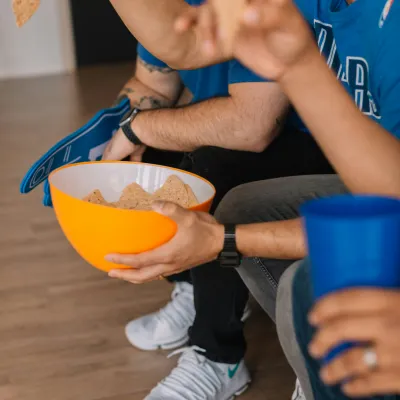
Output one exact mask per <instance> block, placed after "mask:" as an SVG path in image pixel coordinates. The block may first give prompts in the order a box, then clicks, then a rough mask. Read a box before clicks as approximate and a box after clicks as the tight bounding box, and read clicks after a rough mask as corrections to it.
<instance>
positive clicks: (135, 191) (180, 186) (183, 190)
mask: <svg viewBox="0 0 400 400" xmlns="http://www.w3.org/2000/svg"><path fill="white" fill-rule="evenodd" d="M83 200H85V201H87V202H89V203H93V204H100V205H103V206H108V207H114V208H122V209H124V210H150V209H151V204H152V203H153V201H155V200H164V201H170V202H172V203H176V204H178V205H180V206H181V207H185V208H190V207H194V206H196V205H198V204H199V202H198V200H197V198H196V195H195V194H194V192H193V190H192V188H191V187H190V186H189V185H186V184H185V183H184V182H182V180H181V179H179V178H178V177H177V176H176V175H171V176H170V177H169V178H168V179H167V180H166V182H165V183H164V185H163V186H162V187H161V188H160V189H158V190H157V191H156V192H154V193H153V194H150V193H147V192H146V191H145V190H144V189H143V188H142V187H141V186H140V185H138V184H137V183H131V184H130V185H128V186H127V187H126V188H125V189H124V190H123V191H122V194H121V197H120V198H119V200H118V201H116V202H114V203H109V202H108V201H106V200H105V199H104V197H103V195H102V194H101V192H100V190H94V191H93V192H92V193H90V194H89V195H88V196H86V197H85V198H84V199H83Z"/></svg>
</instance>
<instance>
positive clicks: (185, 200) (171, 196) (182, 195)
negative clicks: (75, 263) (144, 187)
mask: <svg viewBox="0 0 400 400" xmlns="http://www.w3.org/2000/svg"><path fill="white" fill-rule="evenodd" d="M153 199H154V200H164V201H171V202H173V203H176V204H178V205H180V206H181V207H188V206H189V195H188V192H187V190H186V186H185V184H184V183H183V182H182V180H180V179H179V178H178V177H177V176H176V175H171V176H170V177H169V178H168V179H167V180H166V182H165V183H164V185H163V186H162V187H161V188H160V189H158V190H157V191H156V192H155V193H154V194H153Z"/></svg>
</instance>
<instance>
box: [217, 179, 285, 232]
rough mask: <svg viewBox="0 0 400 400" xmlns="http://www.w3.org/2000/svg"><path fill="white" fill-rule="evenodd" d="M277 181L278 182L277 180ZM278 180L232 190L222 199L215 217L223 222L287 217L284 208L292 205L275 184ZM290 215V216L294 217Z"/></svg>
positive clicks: (241, 222)
mask: <svg viewBox="0 0 400 400" xmlns="http://www.w3.org/2000/svg"><path fill="white" fill-rule="evenodd" d="M275 181H276V182H275ZM277 184H278V180H271V181H259V182H252V183H247V184H244V185H240V186H237V187H235V188H234V189H232V190H230V191H229V192H228V193H227V194H226V195H225V197H224V198H223V199H222V200H221V202H220V203H219V205H218V208H217V210H216V211H215V217H216V218H217V219H218V221H220V222H222V223H231V224H232V223H234V224H247V223H254V222H270V221H276V220H281V219H285V218H283V217H282V208H285V207H290V205H289V204H288V203H287V202H285V201H284V200H285V198H284V196H282V193H280V192H279V191H278V190H275V185H277ZM291 214H292V213H290V215H288V216H289V217H292V215H291Z"/></svg>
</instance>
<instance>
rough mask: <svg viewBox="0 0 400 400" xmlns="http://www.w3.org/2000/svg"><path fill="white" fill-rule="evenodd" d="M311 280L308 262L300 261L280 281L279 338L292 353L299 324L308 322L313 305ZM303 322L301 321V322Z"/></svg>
mask: <svg viewBox="0 0 400 400" xmlns="http://www.w3.org/2000/svg"><path fill="white" fill-rule="evenodd" d="M311 291H312V290H311V282H310V276H309V269H308V262H307V261H306V260H302V261H298V262H296V263H295V264H293V265H292V266H291V267H290V268H289V269H288V270H287V271H286V272H285V273H284V274H283V275H282V278H281V280H280V282H279V288H278V297H277V306H276V320H277V329H278V335H279V339H280V341H281V343H282V346H283V347H284V348H285V347H286V350H287V351H288V352H289V353H290V350H291V347H292V346H293V343H295V342H297V337H296V330H297V328H300V327H299V326H297V325H304V324H306V323H307V315H308V312H309V310H310V308H311V305H312V293H311ZM300 322H301V323H300Z"/></svg>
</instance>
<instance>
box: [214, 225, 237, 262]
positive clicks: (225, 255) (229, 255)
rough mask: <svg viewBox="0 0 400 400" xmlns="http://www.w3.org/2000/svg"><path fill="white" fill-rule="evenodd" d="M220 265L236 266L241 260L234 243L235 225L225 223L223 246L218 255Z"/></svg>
mask: <svg viewBox="0 0 400 400" xmlns="http://www.w3.org/2000/svg"><path fill="white" fill-rule="evenodd" d="M218 260H219V262H220V265H221V267H224V268H237V267H239V266H240V264H241V262H242V255H241V254H240V252H239V251H238V249H237V245H236V225H231V224H227V225H225V235H224V247H223V249H222V251H221V253H220V255H219V257H218Z"/></svg>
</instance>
